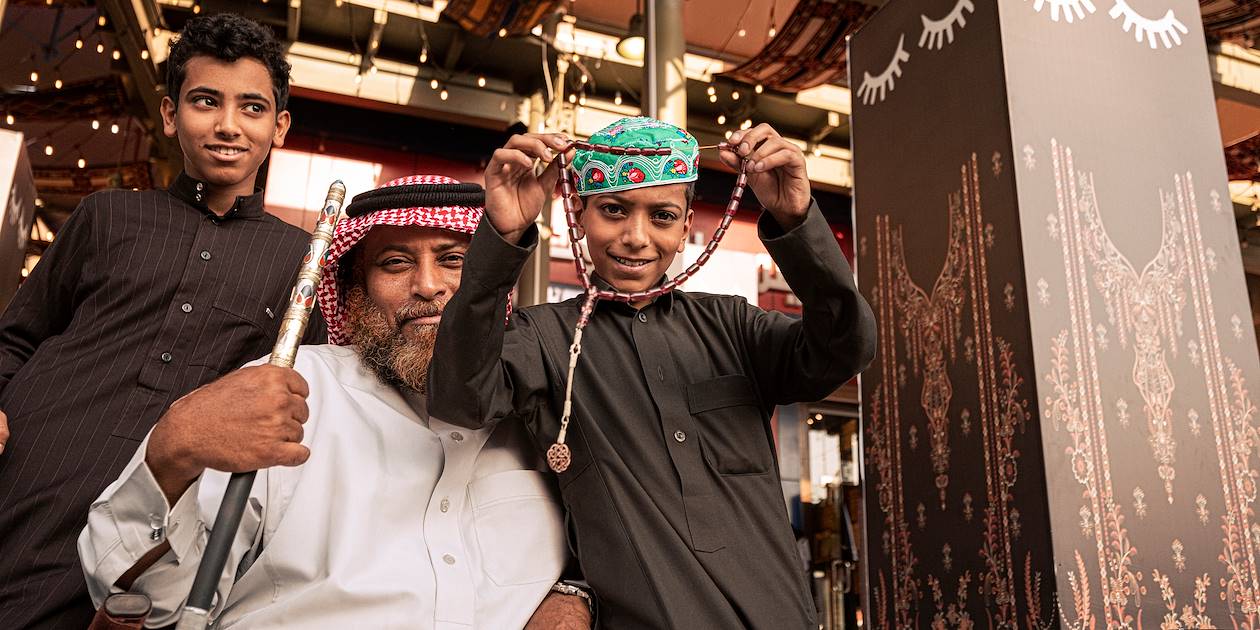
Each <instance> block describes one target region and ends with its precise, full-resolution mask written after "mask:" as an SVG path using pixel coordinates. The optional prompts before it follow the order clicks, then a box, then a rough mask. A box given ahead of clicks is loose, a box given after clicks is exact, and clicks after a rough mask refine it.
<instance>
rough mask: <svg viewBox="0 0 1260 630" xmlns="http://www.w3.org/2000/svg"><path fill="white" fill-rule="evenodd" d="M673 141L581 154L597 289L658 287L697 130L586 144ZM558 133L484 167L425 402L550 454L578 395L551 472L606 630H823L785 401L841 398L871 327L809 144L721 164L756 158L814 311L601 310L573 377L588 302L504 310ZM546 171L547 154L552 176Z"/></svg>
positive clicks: (797, 285)
mask: <svg viewBox="0 0 1260 630" xmlns="http://www.w3.org/2000/svg"><path fill="white" fill-rule="evenodd" d="M591 142H592V143H593V144H605V145H609V146H615V147H641V148H642V147H652V148H660V147H669V148H671V151H670V154H669V155H668V156H665V155H661V156H642V155H640V156H613V155H608V154H599V153H592V152H585V151H578V152H577V154H576V155H575V157H574V159H573V167H574V170H575V177H576V181H577V187H578V192H579V195H580V196H581V198H582V202H583V209H582V212H581V214H580V218H579V222H580V224H581V230H580V234H579V237H584V238H585V240H586V246H587V250H588V251H589V253H590V258H591V261H592V264H593V266H594V275H593V278H592V280H593V282H594V283H595V284H596V286H598V287H599V288H601V289H608V288H614V289H616V290H619V291H628V292H637V291H643V290H647V289H651V288H653V287H656V286H658V285H659V284H660V283H662V282H664V281H665V280H667V278H666V276H665V273H666V270H667V269H668V268H669V266H670V263H671V262H672V261H673V259H674V257H675V256H676V255H677V254H678V253H681V252H682V251H683V248H684V246H685V244H686V240H687V238H686V237H687V232H688V230H689V228H690V226H691V220H692V212H691V199H692V196H693V187H694V182H695V180H696V176H697V173H696V169H697V166H698V165H699V159H698V155H697V153H698V147H697V146H696V141H695V139H694V138H693V137H691V135H690V134H688V133H687V132H685V131H683V130H681V129H678V128H677V127H674V126H672V125H668V124H666V123H663V122H660V121H657V120H653V119H650V118H628V119H623V120H621V121H618V122H617V123H615V124H613V125H612V126H610V127H608V128H606V129H604V130H602V131H600V132H599V133H597V134H596V135H595V136H593V137H592V138H591ZM566 145H567V140H566V139H565V138H563V137H561V136H557V135H523V136H514V137H513V138H512V139H510V140H509V141H508V143H507V145H506V146H504V147H503V148H502V149H499V150H497V151H495V153H494V156H493V157H492V158H491V160H490V164H489V166H488V167H487V170H486V217H487V218H488V219H489V220H488V221H483V222H482V223H481V225H480V227H479V228H478V230H477V233H476V234H475V235H474V236H473V240H472V244H471V246H470V248H469V250H468V253H467V257H466V258H465V261H464V271H463V278H464V282H463V286H462V288H461V290H460V291H459V292H458V293H456V294H455V296H454V297H453V298H452V299H451V302H450V304H449V305H448V306H447V307H446V309H445V311H444V316H443V319H442V323H441V325H440V327H439V329H438V339H437V346H436V349H435V351H434V359H433V363H432V366H431V368H430V372H429V387H428V396H429V410H430V411H431V412H432V413H433V414H434V415H436V416H438V417H441V418H444V419H446V420H447V421H449V422H451V423H454V424H461V425H466V426H469V427H478V426H481V425H483V424H485V423H489V422H499V421H516V420H520V421H523V422H525V423H526V426H527V427H528V428H529V430H530V432H531V433H532V435H533V436H534V439H535V442H536V444H537V446H538V447H539V448H540V449H541V450H546V449H547V448H548V447H549V446H550V445H551V444H552V443H553V442H555V441H556V438H557V434H558V432H559V428H560V415H561V412H562V410H563V401H564V399H565V389H566V385H571V386H572V389H573V392H572V401H573V413H572V420H571V424H569V427H568V439H567V444H568V445H569V447H570V449H571V460H572V461H571V464H570V465H569V466H568V468H567V469H566V470H564V471H563V472H561V473H560V474H559V484H560V489H561V493H562V495H563V499H564V503H565V506H566V508H567V510H568V516H569V527H570V542H571V544H572V546H573V548H574V551H575V553H576V555H577V556H578V558H579V560H580V562H581V566H582V570H583V572H584V573H585V576H586V579H587V581H588V582H589V583H590V585H591V586H592V587H593V588H594V590H595V593H596V594H597V595H598V599H599V618H600V623H601V625H602V626H603V627H607V628H645V627H651V628H738V627H748V628H764V629H774V630H779V629H784V628H807V627H808V628H815V627H817V621H816V615H815V612H814V607H813V603H812V600H811V598H810V595H809V587H808V584H807V583H806V579H805V575H804V574H803V573H802V572H801V570H800V565H799V560H798V558H797V554H796V546H795V541H794V538H793V536H792V530H791V527H790V526H789V523H788V519H787V514H786V510H785V509H784V503H783V495H782V490H781V485H780V482H779V475H778V466H777V460H776V457H775V452H774V446H773V438H772V434H771V430H770V414H771V412H772V410H773V409H774V406H775V405H781V404H788V403H793V402H800V401H813V400H818V399H821V398H823V397H825V396H827V395H828V394H830V393H831V392H832V391H833V390H834V389H835V388H836V387H838V386H839V385H840V384H842V383H843V382H845V381H846V380H847V379H849V378H851V377H852V376H853V375H854V374H856V373H858V372H859V371H860V370H861V369H862V368H864V367H866V365H867V364H868V363H869V362H870V360H871V358H872V356H873V355H874V351H875V332H874V319H873V317H872V315H871V311H870V307H869V306H867V304H866V302H865V301H864V300H863V299H862V297H861V295H860V294H859V293H858V292H857V289H856V288H855V286H854V283H853V275H852V272H851V271H850V269H849V266H848V263H847V262H846V261H845V259H844V256H843V254H842V253H841V252H840V248H839V246H838V244H837V243H836V241H835V238H834V237H833V235H832V233H831V230H830V228H829V227H828V225H827V223H826V221H825V220H824V219H823V217H822V213H821V212H820V211H819V209H818V207H817V205H816V204H815V203H814V201H813V199H812V197H811V195H810V185H809V179H808V177H807V174H806V172H805V158H804V155H802V153H801V151H800V149H798V148H797V147H796V146H795V145H793V144H791V143H789V142H787V141H786V140H784V139H783V138H782V137H780V136H779V134H778V133H777V132H775V131H774V129H772V128H771V127H769V126H768V125H760V126H758V127H755V128H753V129H750V130H748V131H743V132H740V133H738V134H736V135H733V136H732V137H731V140H730V146H731V147H733V149H734V150H723V151H722V152H721V157H722V160H723V162H725V163H726V164H727V165H728V166H731V167H737V166H738V165H739V163H740V161H741V160H743V161H747V162H748V184H749V187H750V188H751V189H752V191H753V192H754V193H755V194H756V195H757V199H758V200H759V201H760V202H761V204H762V206H763V207H764V208H765V212H763V213H762V216H761V219H760V221H759V225H758V229H759V233H760V236H761V238H762V242H763V243H764V244H765V246H766V249H767V250H768V251H769V252H770V254H771V256H772V257H773V258H774V259H775V261H776V262H777V263H778V265H779V268H780V269H781V270H782V271H783V273H784V276H785V278H786V279H787V281H788V283H789V284H790V285H791V286H792V288H793V290H794V291H795V292H796V295H797V296H798V297H799V298H800V300H801V303H802V305H803V311H804V314H803V317H802V318H800V319H793V318H790V317H787V316H785V315H783V314H781V313H773V312H765V311H762V310H761V309H759V308H757V307H755V306H752V305H749V304H748V303H747V302H746V300H744V299H743V298H739V297H734V296H719V295H706V294H699V293H687V292H684V291H681V290H678V291H673V292H671V293H667V294H665V295H663V296H661V297H658V298H655V299H653V300H648V301H644V302H639V303H622V302H611V301H601V302H598V303H597V304H596V307H595V312H594V314H593V315H592V317H591V319H590V322H589V324H588V325H587V326H586V328H585V330H584V333H583V335H584V336H583V338H582V347H583V353H582V355H581V357H580V360H579V361H578V363H577V367H576V371H575V372H574V374H573V381H572V383H566V375H567V373H568V364H569V346H570V344H571V343H572V341H573V329H574V326H575V324H576V322H577V319H578V316H579V311H580V308H581V304H582V301H583V299H584V298H583V297H578V298H575V299H572V300H569V301H566V302H562V303H559V304H544V305H539V306H532V307H529V308H525V309H522V310H520V311H517V312H516V313H514V314H513V315H512V317H511V319H510V321H509V325H508V326H507V328H506V330H505V329H504V326H503V312H504V309H505V308H507V302H508V293H509V292H510V291H511V289H512V286H513V285H514V283H515V281H516V279H517V277H518V276H519V274H520V271H521V269H522V267H523V265H524V263H525V260H526V258H527V257H528V256H529V254H530V252H531V251H532V250H533V248H534V246H535V245H536V243H537V238H538V237H537V229H536V228H535V227H534V219H535V218H536V217H537V216H538V213H539V212H540V211H541V210H542V209H543V208H545V207H549V205H550V201H551V199H552V194H553V192H554V190H555V185H556V180H557V177H558V174H559V173H558V168H557V166H556V164H557V162H558V161H555V160H553V158H554V156H555V154H556V151H559V150H562V149H563V148H564V147H565V146H566ZM538 161H542V162H551V165H550V166H548V167H547V168H546V169H545V170H543V171H542V172H541V173H538V172H537V171H536V170H535V164H536V163H538Z"/></svg>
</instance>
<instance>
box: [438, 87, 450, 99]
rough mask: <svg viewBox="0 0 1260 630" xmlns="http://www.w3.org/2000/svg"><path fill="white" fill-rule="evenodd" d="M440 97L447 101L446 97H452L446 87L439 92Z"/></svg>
mask: <svg viewBox="0 0 1260 630" xmlns="http://www.w3.org/2000/svg"><path fill="white" fill-rule="evenodd" d="M438 97H439V98H441V99H442V100H444V101H445V100H446V99H448V98H450V97H451V93H450V92H447V91H446V88H442V92H441V93H440V94H438Z"/></svg>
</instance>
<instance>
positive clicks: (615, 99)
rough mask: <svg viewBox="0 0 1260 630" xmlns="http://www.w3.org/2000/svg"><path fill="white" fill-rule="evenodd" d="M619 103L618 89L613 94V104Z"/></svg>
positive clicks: (619, 92)
mask: <svg viewBox="0 0 1260 630" xmlns="http://www.w3.org/2000/svg"><path fill="white" fill-rule="evenodd" d="M620 104H621V91H620V90H618V91H617V93H616V94H614V95H613V105H620Z"/></svg>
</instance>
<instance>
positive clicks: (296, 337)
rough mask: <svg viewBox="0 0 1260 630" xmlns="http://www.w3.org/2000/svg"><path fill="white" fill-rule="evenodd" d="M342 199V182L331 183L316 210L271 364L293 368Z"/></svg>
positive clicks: (344, 192)
mask: <svg viewBox="0 0 1260 630" xmlns="http://www.w3.org/2000/svg"><path fill="white" fill-rule="evenodd" d="M345 200H346V186H345V184H343V183H341V180H337V181H335V182H333V183H332V185H331V186H329V187H328V197H327V199H325V200H324V209H323V210H321V211H320V213H319V220H318V221H317V222H316V223H315V233H314V234H312V235H311V244H310V247H309V248H308V249H307V251H306V257H305V258H303V259H302V267H301V268H300V269H299V270H298V278H297V283H296V284H294V285H293V292H292V293H290V294H289V306H288V308H287V309H285V311H284V319H283V320H282V321H281V322H280V335H279V337H277V338H276V345H275V346H274V347H273V348H272V349H271V361H270V363H271V365H278V366H280V367H293V361H294V360H295V359H296V357H297V350H298V346H299V345H301V344H302V335H304V334H306V325H307V323H308V322H310V319H311V311H312V310H313V309H314V308H315V291H316V289H318V288H319V281H320V279H321V278H323V277H324V266H325V265H327V264H328V252H329V250H330V249H331V248H332V240H333V231H334V230H336V228H337V219H338V218H339V217H340V216H341V204H342V203H344V202H345Z"/></svg>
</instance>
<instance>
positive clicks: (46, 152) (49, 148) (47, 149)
mask: <svg viewBox="0 0 1260 630" xmlns="http://www.w3.org/2000/svg"><path fill="white" fill-rule="evenodd" d="M52 154H53V147H52V145H51V144H46V145H44V155H52Z"/></svg>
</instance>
